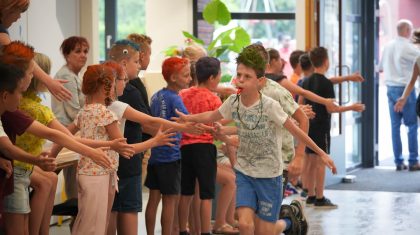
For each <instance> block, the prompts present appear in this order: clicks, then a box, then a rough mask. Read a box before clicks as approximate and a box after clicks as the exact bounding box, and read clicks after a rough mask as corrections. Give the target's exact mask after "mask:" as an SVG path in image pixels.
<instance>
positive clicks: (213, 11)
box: [203, 0, 231, 25]
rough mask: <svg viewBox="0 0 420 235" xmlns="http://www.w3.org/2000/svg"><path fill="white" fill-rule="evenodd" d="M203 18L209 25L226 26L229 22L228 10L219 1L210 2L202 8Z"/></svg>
mask: <svg viewBox="0 0 420 235" xmlns="http://www.w3.org/2000/svg"><path fill="white" fill-rule="evenodd" d="M203 18H204V20H205V21H207V23H209V24H214V23H215V22H219V23H220V24H221V25H227V24H228V23H229V22H230V20H231V16H230V12H229V10H228V9H227V7H226V5H225V4H224V3H223V2H221V1H220V0H212V1H211V2H209V3H208V4H207V5H206V6H205V7H204V10H203Z"/></svg>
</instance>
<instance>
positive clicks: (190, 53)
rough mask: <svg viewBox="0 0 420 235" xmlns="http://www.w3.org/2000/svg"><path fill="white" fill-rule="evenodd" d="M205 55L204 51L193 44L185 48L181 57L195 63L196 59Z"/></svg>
mask: <svg viewBox="0 0 420 235" xmlns="http://www.w3.org/2000/svg"><path fill="white" fill-rule="evenodd" d="M206 55H207V51H206V49H204V47H202V46H200V45H198V44H195V43H194V44H191V45H189V46H187V47H185V49H184V50H183V51H182V57H184V58H187V59H189V60H190V61H191V62H196V61H197V60H198V59H200V58H201V57H204V56H206Z"/></svg>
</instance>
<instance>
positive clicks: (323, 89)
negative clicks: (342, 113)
mask: <svg viewBox="0 0 420 235" xmlns="http://www.w3.org/2000/svg"><path fill="white" fill-rule="evenodd" d="M302 87H303V89H306V90H309V91H312V92H313V93H315V94H317V95H319V96H321V97H324V98H335V93H334V87H333V84H332V82H331V81H330V80H329V79H328V78H326V77H325V76H324V75H322V74H318V73H314V74H312V75H311V76H310V77H308V78H307V79H305V80H304V81H303V84H302ZM305 104H309V105H312V109H313V111H314V112H315V114H316V115H315V118H314V119H311V120H310V128H311V129H317V130H320V131H321V130H322V131H328V132H329V131H330V129H331V114H330V113H328V111H327V108H326V107H325V105H322V104H318V103H315V102H313V101H310V100H308V99H305Z"/></svg>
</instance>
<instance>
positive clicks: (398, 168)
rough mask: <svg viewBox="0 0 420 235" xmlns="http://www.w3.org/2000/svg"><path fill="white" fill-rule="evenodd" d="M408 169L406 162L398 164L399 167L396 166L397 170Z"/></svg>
mask: <svg viewBox="0 0 420 235" xmlns="http://www.w3.org/2000/svg"><path fill="white" fill-rule="evenodd" d="M407 169H408V167H407V165H405V164H404V163H402V164H399V165H397V168H396V170H397V171H402V170H407Z"/></svg>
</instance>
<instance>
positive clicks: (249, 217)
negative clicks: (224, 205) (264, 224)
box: [236, 207, 255, 235]
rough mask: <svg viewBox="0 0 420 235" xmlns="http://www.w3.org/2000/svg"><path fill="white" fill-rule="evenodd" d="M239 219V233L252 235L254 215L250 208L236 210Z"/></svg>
mask: <svg viewBox="0 0 420 235" xmlns="http://www.w3.org/2000/svg"><path fill="white" fill-rule="evenodd" d="M236 212H237V213H238V217H239V232H240V234H241V235H253V234H254V230H255V226H254V217H255V213H254V210H253V209H252V208H249V207H239V208H237V209H236Z"/></svg>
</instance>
